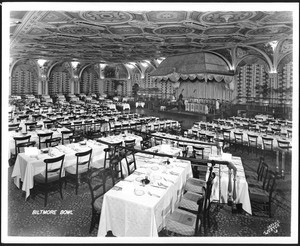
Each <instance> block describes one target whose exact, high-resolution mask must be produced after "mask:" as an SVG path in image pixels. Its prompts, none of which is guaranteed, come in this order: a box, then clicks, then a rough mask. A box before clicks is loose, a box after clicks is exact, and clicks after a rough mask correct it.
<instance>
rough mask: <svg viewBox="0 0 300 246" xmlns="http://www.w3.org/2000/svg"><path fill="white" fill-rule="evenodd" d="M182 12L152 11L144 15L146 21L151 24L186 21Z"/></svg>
mask: <svg viewBox="0 0 300 246" xmlns="http://www.w3.org/2000/svg"><path fill="white" fill-rule="evenodd" d="M186 15H187V13H186V12H183V11H152V12H149V13H146V16H147V19H148V20H149V21H152V22H179V21H183V20H185V19H186Z"/></svg>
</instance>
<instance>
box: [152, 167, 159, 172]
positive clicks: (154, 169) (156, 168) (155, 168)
mask: <svg viewBox="0 0 300 246" xmlns="http://www.w3.org/2000/svg"><path fill="white" fill-rule="evenodd" d="M151 169H152V170H153V171H157V170H158V169H159V167H156V166H154V167H151Z"/></svg>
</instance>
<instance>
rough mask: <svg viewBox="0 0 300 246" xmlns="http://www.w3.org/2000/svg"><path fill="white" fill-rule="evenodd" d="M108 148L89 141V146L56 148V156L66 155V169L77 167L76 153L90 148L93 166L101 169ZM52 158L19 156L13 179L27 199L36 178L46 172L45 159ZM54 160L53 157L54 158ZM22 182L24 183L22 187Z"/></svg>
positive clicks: (74, 145) (45, 156)
mask: <svg viewBox="0 0 300 246" xmlns="http://www.w3.org/2000/svg"><path fill="white" fill-rule="evenodd" d="M105 147H107V146H106V145H104V144H100V143H97V142H96V141H92V140H89V141H88V142H87V145H80V144H79V143H72V144H68V145H60V146H57V147H54V148H53V150H54V151H55V156H56V157H58V156H61V155H63V154H65V159H64V167H68V166H72V165H76V156H75V153H76V152H83V151H86V150H88V149H90V148H92V149H93V152H92V161H91V166H92V167H96V168H101V167H103V166H104V151H103V149H104V148H105ZM46 158H51V157H50V156H49V155H48V154H39V155H38V157H37V158H36V157H30V156H27V155H25V153H20V154H18V156H17V159H16V162H15V165H14V169H13V173H12V178H14V182H15V184H16V186H17V187H19V188H22V190H23V191H25V192H26V196H25V199H26V198H27V197H28V196H29V195H30V189H32V188H33V185H34V176H35V175H37V174H39V173H41V172H43V171H45V168H46V166H45V163H44V161H43V160H44V159H46ZM52 158H53V157H52ZM20 180H21V181H22V182H23V185H22V187H20Z"/></svg>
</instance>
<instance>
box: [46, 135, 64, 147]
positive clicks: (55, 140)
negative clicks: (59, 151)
mask: <svg viewBox="0 0 300 246" xmlns="http://www.w3.org/2000/svg"><path fill="white" fill-rule="evenodd" d="M45 142H46V148H48V147H55V146H58V145H60V142H61V137H56V138H50V139H47V140H46V141H45Z"/></svg>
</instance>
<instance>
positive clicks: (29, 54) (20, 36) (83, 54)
mask: <svg viewBox="0 0 300 246" xmlns="http://www.w3.org/2000/svg"><path fill="white" fill-rule="evenodd" d="M10 23H11V25H10V56H11V58H13V59H21V58H34V59H46V60H52V61H54V60H56V61H74V60H77V61H80V62H89V63H100V62H104V63H126V62H134V61H141V60H151V59H155V58H159V57H168V56H171V55H178V54H186V53H191V52H200V51H212V52H214V53H218V54H220V55H221V56H223V57H225V58H226V59H228V60H229V61H230V62H231V60H232V58H231V52H230V50H231V48H234V47H244V49H247V50H249V48H251V47H253V50H252V52H253V51H258V52H260V53H261V54H266V56H267V57H271V58H272V55H273V54H272V52H273V50H272V49H270V46H269V45H268V43H269V42H271V41H278V42H279V43H280V44H282V45H281V51H282V50H284V52H288V51H289V50H291V49H292V34H293V22H292V12H288V11H282V12H281V11H277V12H267V11H243V12H241V11H226V12H221V11H215V12H214V11H212V12H201V11H200V10H199V11H196V10H195V11H149V12H146V11H140V12H129V11H126V12H125V11H124V12H123V11H83V12H79V11H11V12H10ZM284 40H288V41H287V42H284ZM283 42H284V44H285V46H283ZM288 46H289V47H288Z"/></svg>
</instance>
